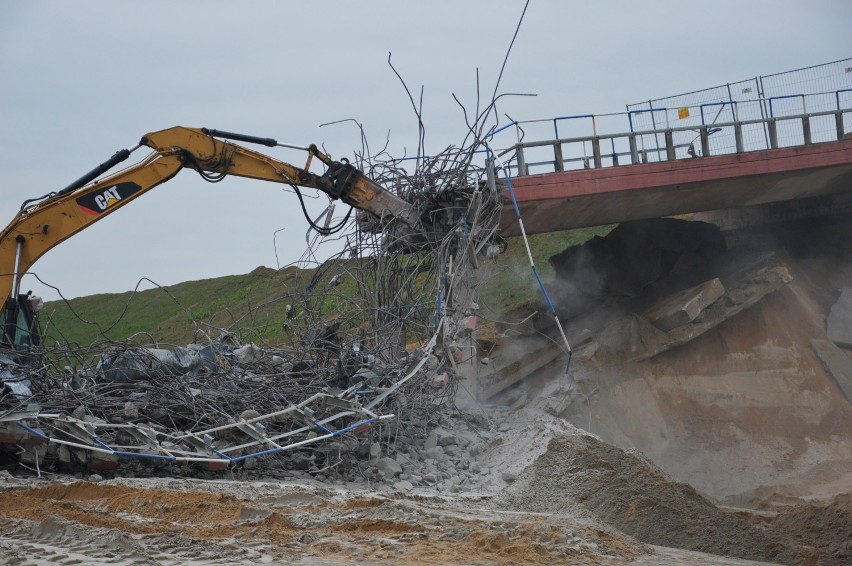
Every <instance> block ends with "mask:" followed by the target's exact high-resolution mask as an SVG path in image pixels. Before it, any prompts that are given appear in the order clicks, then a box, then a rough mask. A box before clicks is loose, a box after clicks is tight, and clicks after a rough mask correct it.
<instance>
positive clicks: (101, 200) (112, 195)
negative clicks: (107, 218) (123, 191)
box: [95, 187, 121, 210]
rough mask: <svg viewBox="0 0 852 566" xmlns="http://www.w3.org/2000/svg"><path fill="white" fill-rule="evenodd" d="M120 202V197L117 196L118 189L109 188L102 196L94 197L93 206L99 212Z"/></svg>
mask: <svg viewBox="0 0 852 566" xmlns="http://www.w3.org/2000/svg"><path fill="white" fill-rule="evenodd" d="M120 200H121V195H120V194H118V187H110V188H108V189H107V190H105V191H104V192H103V194H100V195H97V196H96V197H95V204H96V205H98V208H100V209H101V210H106V209H108V208H109V207H111V206H112V205H114V204H115V203H117V202H118V201H120Z"/></svg>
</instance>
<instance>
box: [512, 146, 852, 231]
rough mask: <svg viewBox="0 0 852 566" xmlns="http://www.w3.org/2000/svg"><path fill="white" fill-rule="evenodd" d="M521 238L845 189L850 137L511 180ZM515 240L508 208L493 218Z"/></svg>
mask: <svg viewBox="0 0 852 566" xmlns="http://www.w3.org/2000/svg"><path fill="white" fill-rule="evenodd" d="M512 185H513V187H514V190H515V196H516V198H517V200H518V204H519V206H520V209H521V215H522V216H523V219H524V227H525V228H526V231H527V232H528V233H531V234H532V233H541V232H553V231H558V230H568V229H571V228H580V227H584V226H598V225H602V224H611V223H615V222H623V221H626V220H637V219H642V218H658V217H662V216H671V215H675V214H686V213H690V212H703V211H709V210H722V209H729V208H739V207H746V206H752V205H759V204H766V203H772V202H781V201H789V200H797V199H803V198H808V197H815V196H822V195H830V194H834V193H839V192H843V191H852V140H841V141H834V142H825V143H817V144H812V145H805V146H797V147H787V148H781V149H770V150H763V151H751V152H747V153H739V154H733V155H720V156H715V157H700V158H695V159H688V160H676V161H664V162H658V163H647V164H638V165H625V166H620V167H608V168H601V169H584V170H579V171H567V172H560V173H548V174H543V175H528V176H523V177H515V178H513V179H512ZM501 228H502V230H503V234H504V235H509V236H511V235H517V234H518V233H519V228H518V222H517V220H516V216H515V212H514V209H513V207H512V206H506V207H504V210H503V215H502V218H501Z"/></svg>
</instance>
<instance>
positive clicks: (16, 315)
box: [2, 292, 43, 357]
mask: <svg viewBox="0 0 852 566" xmlns="http://www.w3.org/2000/svg"><path fill="white" fill-rule="evenodd" d="M42 305H43V303H42V300H41V298H40V297H36V296H34V295H33V294H32V292H30V293H27V294H26V295H18V296H17V298H12V297H10V298H9V299H8V300H7V301H6V308H5V310H4V311H3V341H2V342H3V345H5V346H6V347H9V348H12V349H13V350H14V351H15V353H16V354H17V355H18V356H23V357H27V356H28V354H29V353H30V350H31V349H32V347H33V346H39V345H40V344H41V333H40V332H39V325H38V312H39V311H40V310H41V307H42Z"/></svg>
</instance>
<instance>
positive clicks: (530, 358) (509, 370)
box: [480, 338, 564, 401]
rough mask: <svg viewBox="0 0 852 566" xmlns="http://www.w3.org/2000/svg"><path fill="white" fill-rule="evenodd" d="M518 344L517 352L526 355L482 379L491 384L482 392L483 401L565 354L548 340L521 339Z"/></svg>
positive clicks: (558, 346)
mask: <svg viewBox="0 0 852 566" xmlns="http://www.w3.org/2000/svg"><path fill="white" fill-rule="evenodd" d="M518 342H519V344H518V348H519V349H518V350H517V351H519V352H526V353H524V354H522V355H521V356H520V357H518V358H514V359H513V360H512V361H511V362H510V363H508V364H506V365H504V366H503V367H500V368H499V369H497V370H496V371H494V372H492V373H490V374H488V375H486V376H484V377H483V378H482V381H481V383H490V385H488V386H486V387H485V388H484V389H483V390H482V391H481V394H480V397H481V398H482V400H484V401H487V400H488V399H491V398H492V397H494V396H495V395H497V394H498V393H500V392H501V391H504V390H506V389H508V388H509V387H511V386H512V385H515V384H516V383H518V382H520V381H522V380H523V379H525V378H526V377H527V376H529V375H530V374H531V373H533V372H535V371H536V370H538V369H541V368H542V367H544V366H545V365H547V364H549V363H550V362H552V361H553V360H555V359H556V358H558V357H559V356H560V355H561V354H563V353H564V351H563V349H562V348H561V347H560V345H559V344H558V343H555V342H553V341H551V340H547V339H535V338H531V339H526V340H520V339H519V340H518ZM522 346H527V347H529V348H530V349H526V348H524V347H522Z"/></svg>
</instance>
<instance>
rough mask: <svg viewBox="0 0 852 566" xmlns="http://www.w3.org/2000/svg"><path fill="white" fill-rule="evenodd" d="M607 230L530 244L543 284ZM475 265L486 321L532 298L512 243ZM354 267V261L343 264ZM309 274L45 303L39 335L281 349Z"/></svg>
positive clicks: (262, 275)
mask: <svg viewBox="0 0 852 566" xmlns="http://www.w3.org/2000/svg"><path fill="white" fill-rule="evenodd" d="M612 228H613V226H604V227H598V228H585V229H579V230H570V231H566V232H555V233H551V234H539V235H535V236H532V237H530V249H531V251H532V254H533V258H534V260H535V262H536V267H537V269H538V271H539V273H540V274H541V276H542V278H543V279H544V280H545V282H547V281H548V280H549V279H551V278H552V276H553V275H552V269H551V268H550V265H549V263H548V261H547V260H548V259H549V258H550V257H551V256H553V255H554V254H556V253H559V252H561V251H562V250H564V249H565V248H566V247H568V246H571V245H577V244H580V243H583V242H585V241H586V240H588V239H590V238H592V237H593V236H595V235H603V234H606V233H608V232H609V231H610V230H611V229H612ZM480 259H481V267H480V270H479V279H480V281H481V282H482V287H481V303H482V304H483V306H484V307H486V308H487V310H488V312H489V313H494V314H498V313H503V312H507V311H509V310H511V309H513V308H515V307H517V306H519V305H521V304H523V303H525V302H527V301H529V300H530V299H531V298H533V297H534V296H535V295H536V294H537V293H539V290H538V284H537V283H536V281H535V278H534V276H533V274H532V272H531V270H530V267H529V260H528V258H527V253H526V249H525V246H524V243H523V241H522V240H521V239H520V238H511V239H510V240H509V247H508V249H507V250H506V252H505V253H504V254H502V255H501V256H500V257H499V258H498V259H497V260H496V261H487V260H484V259H483V258H480ZM349 261H357V260H349ZM341 267H345V265H341V266H335V265H331V266H328V268H327V270H325V269H326V268H325V267H324V268H321V269H324V270H325V271H324V272H323V273H322V278H321V279H320V281H321V283H320V285H319V286H318V288H317V290H318V291H322V292H323V293H324V295H323V296H324V297H325V299H324V301H323V304H321V305H318V309H319V310H320V316H325V315H327V316H334V314H335V313H336V311H339V309H343V308H352V307H351V305H352V303H351V302H349V300H344V299H345V298H346V297H350V298H351V297H354V296H355V292H356V286H355V282H354V281H352V279H351V278H349V279H348V280H346V281H345V282H344V283H343V284H342V285H340V286H339V287H337V288H335V289H334V290H333V292H332V293H326V292H325V291H328V288H327V284H328V281H329V279H330V278H331V277H332V276H333V275H334V274H336V273H338V272H341V271H343V269H341ZM315 273H316V270H315V269H310V270H301V269H298V268H295V267H289V268H286V269H283V270H280V271H276V270H274V269H270V268H267V267H258V268H257V269H255V270H254V271H252V272H251V273H247V274H245V275H231V276H227V277H218V278H214V279H204V280H199V281H187V282H185V283H180V284H177V285H170V286H167V287H160V288H154V289H146V290H143V291H138V292H127V293H117V294H100V295H91V296H88V297H80V298H76V299H71V300H69V301H67V302H65V301H51V302H48V303H47V304H46V305H45V308H44V310H43V312H42V328H43V329H44V330H45V332H46V335H47V337H48V342H47V343H48V344H50V343H51V341H60V342H68V343H71V344H74V345H80V346H85V345H88V344H92V343H94V342H96V341H99V340H104V339H107V340H125V339H128V338H134V339H135V340H137V341H139V342H140V343H144V344H154V343H157V344H163V345H168V344H174V345H185V344H188V343H190V342H195V341H204V340H205V338H206V337H207V336H209V337H211V338H217V337H218V336H219V334H220V330H221V329H227V330H228V331H229V332H231V333H235V334H237V336H238V338H239V339H240V341H242V342H243V343H247V342H255V343H264V344H269V345H276V344H285V343H286V342H287V340H288V336H287V332H286V331H285V325H286V323H287V312H286V305H287V304H296V303H297V302H298V300H299V299H300V298H301V297H303V296H304V293H305V289H306V287H307V286H308V284H309V282H310V281H311V278H312V277H314V275H315Z"/></svg>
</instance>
